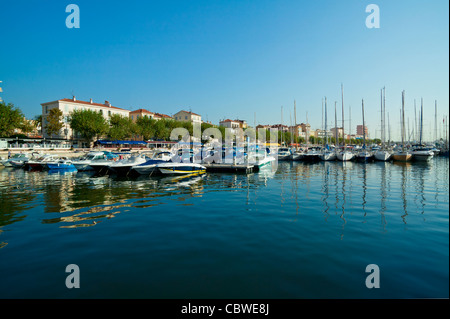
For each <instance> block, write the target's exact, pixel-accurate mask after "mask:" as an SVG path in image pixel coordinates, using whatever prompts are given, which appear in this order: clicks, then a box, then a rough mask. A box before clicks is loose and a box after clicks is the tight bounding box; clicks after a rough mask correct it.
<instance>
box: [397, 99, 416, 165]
mask: <svg viewBox="0 0 450 319" xmlns="http://www.w3.org/2000/svg"><path fill="white" fill-rule="evenodd" d="M401 135H402V146H401V149H400V150H397V151H395V152H394V155H393V156H392V158H393V159H394V161H398V162H409V161H411V159H412V154H411V152H409V151H408V150H406V148H405V91H403V92H402V122H401Z"/></svg>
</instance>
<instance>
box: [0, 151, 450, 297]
mask: <svg viewBox="0 0 450 319" xmlns="http://www.w3.org/2000/svg"><path fill="white" fill-rule="evenodd" d="M68 265H76V266H78V269H79V288H68V286H67V285H66V279H67V278H68V276H69V275H70V273H69V272H66V267H67V266H68ZM368 265H377V266H378V269H379V273H378V274H379V277H378V282H379V288H376V287H375V288H369V287H368V286H367V285H366V279H367V278H368V276H371V275H372V273H370V272H366V267H367V266H368ZM448 297H449V160H448V158H444V157H437V158H433V159H432V160H431V161H429V162H426V163H395V162H394V163H391V162H388V163H384V162H375V163H370V164H361V163H354V162H344V163H343V162H320V163H314V164H308V163H302V162H279V163H278V167H277V169H276V170H275V169H272V168H270V167H268V168H266V169H263V170H262V171H260V172H258V173H251V174H220V173H207V174H204V175H202V176H195V177H190V178H182V177H177V178H173V177H157V176H155V177H142V176H141V177H137V178H119V177H114V176H99V177H97V176H92V174H91V173H87V172H86V173H85V172H59V173H51V172H48V171H43V172H31V171H25V170H22V169H13V168H2V169H0V298H150V299H161V298H164V299H172V298H177V299H178V298H190V299H194V298H212V299H216V298H221V299H222V298H225V299H228V298H230V299H231V298H233V299H234V298H257V299H259V298H274V299H278V298H282V299H305V298H320V299H322V298H448Z"/></svg>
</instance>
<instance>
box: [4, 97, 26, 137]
mask: <svg viewBox="0 0 450 319" xmlns="http://www.w3.org/2000/svg"><path fill="white" fill-rule="evenodd" d="M23 124H24V116H23V113H22V111H21V110H20V109H19V108H17V107H15V106H14V104H12V103H8V104H6V103H5V102H0V136H1V137H9V136H10V135H11V134H13V133H14V130H15V129H21V128H22V127H23Z"/></svg>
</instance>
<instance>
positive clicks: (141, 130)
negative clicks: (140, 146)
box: [136, 116, 156, 141]
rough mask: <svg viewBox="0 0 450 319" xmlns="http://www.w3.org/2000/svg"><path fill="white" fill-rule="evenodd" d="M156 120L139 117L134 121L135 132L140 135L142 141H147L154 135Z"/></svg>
mask: <svg viewBox="0 0 450 319" xmlns="http://www.w3.org/2000/svg"><path fill="white" fill-rule="evenodd" d="M155 123H156V120H155V119H152V118H151V117H147V116H141V117H139V118H138V119H137V121H136V132H137V134H139V135H141V136H142V138H143V139H144V141H147V140H149V139H151V138H153V137H154V135H155Z"/></svg>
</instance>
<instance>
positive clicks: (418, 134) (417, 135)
mask: <svg viewBox="0 0 450 319" xmlns="http://www.w3.org/2000/svg"><path fill="white" fill-rule="evenodd" d="M380 95H381V103H380V104H381V121H380V122H381V138H380V140H381V145H382V148H384V147H385V146H386V88H385V87H383V88H382V89H381V94H380ZM404 103H405V101H404V91H403V92H402V108H401V109H400V119H401V120H400V130H401V132H400V135H401V137H402V140H401V141H402V145H404V144H405V143H411V136H412V135H413V136H414V142H415V143H419V144H423V142H424V136H423V124H424V123H423V98H421V106H420V113H419V122H417V113H416V101H415V100H414V116H415V122H414V128H413V130H412V131H411V130H410V129H409V118H408V134H407V133H406V121H405V113H404ZM341 105H342V108H341V110H342V111H341V112H342V137H343V139H342V145H341V146H343V148H344V149H345V148H346V146H347V139H346V138H345V113H344V85H343V84H341ZM362 109H363V111H362V112H363V114H362V117H363V140H364V145H365V142H366V136H365V132H366V126H365V123H364V100H362ZM349 110H350V111H349V116H351V108H350V107H349ZM289 116H290V123H291V127H292V116H291V113H290V112H289ZM324 118H325V121H324ZM349 121H351V118H350V120H349ZM434 122H435V123H434V124H435V125H434V141H435V142H436V141H438V134H437V132H438V129H437V126H438V125H437V101H435V116H434ZM306 123H307V124H308V113H306ZM334 123H335V138H336V141H338V140H339V129H338V126H337V102H336V101H335V122H334ZM350 123H351V122H350ZM443 123H444V125H446V124H445V123H446V117H444V120H443ZM281 124H282V125H283V106H281ZM327 124H328V121H327V98H326V97H324V98H323V99H322V130H324V132H325V139H324V142H325V144H328V130H327V128H328V125H327ZM294 127H295V129H297V109H296V101H295V100H294ZM306 127H307V132H305V133H306V141H305V142H306V143H307V144H309V138H308V137H309V130H308V126H306ZM387 128H388V130H387V135H388V136H387V139H388V141H389V144H390V142H391V141H392V140H391V126H390V120H389V112H388V113H387ZM350 130H351V124H350ZM290 133H291V134H290V135H291V143H293V138H294V136H295V134H293V133H294V132H293V130H290ZM406 136H408V138H406ZM283 138H284V135H283V134H282V135H281V143H282V144H283V143H285V142H286V141H284V140H283ZM445 140H446V141H447V137H445Z"/></svg>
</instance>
